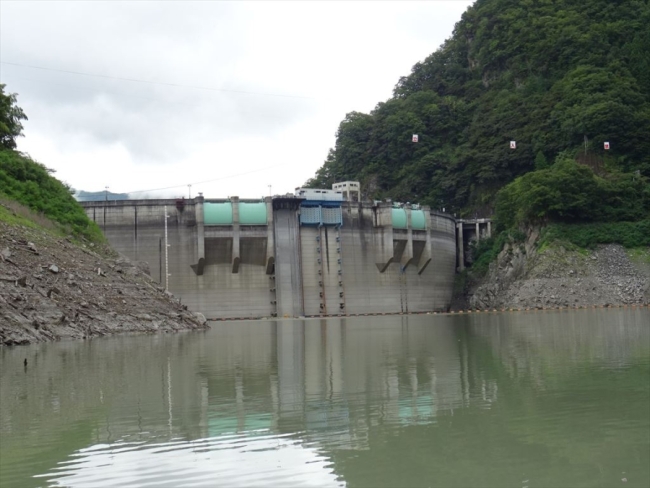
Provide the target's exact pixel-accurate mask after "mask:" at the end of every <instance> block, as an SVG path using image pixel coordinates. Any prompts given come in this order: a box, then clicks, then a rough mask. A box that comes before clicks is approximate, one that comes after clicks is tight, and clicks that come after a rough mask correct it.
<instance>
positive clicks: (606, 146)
mask: <svg viewBox="0 0 650 488" xmlns="http://www.w3.org/2000/svg"><path fill="white" fill-rule="evenodd" d="M605 151H609V142H606V143H605Z"/></svg>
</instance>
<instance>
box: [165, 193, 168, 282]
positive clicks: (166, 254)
mask: <svg viewBox="0 0 650 488" xmlns="http://www.w3.org/2000/svg"><path fill="white" fill-rule="evenodd" d="M167 217H169V215H167V205H165V291H169V244H168V242H169V241H168V238H167Z"/></svg>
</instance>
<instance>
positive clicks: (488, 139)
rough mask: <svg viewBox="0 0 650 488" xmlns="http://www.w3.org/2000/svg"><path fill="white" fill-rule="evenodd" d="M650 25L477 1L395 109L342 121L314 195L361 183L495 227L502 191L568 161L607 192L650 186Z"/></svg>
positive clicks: (400, 94) (542, 0)
mask: <svg viewBox="0 0 650 488" xmlns="http://www.w3.org/2000/svg"><path fill="white" fill-rule="evenodd" d="M648 25H650V3H649V2H648V1H647V0H622V1H619V2H610V1H608V0H592V1H590V2H578V1H576V0H478V1H477V2H476V3H475V4H474V5H473V6H472V7H470V8H469V9H468V10H467V11H466V12H465V13H464V14H463V16H462V19H461V20H460V22H458V24H457V25H456V28H455V30H454V34H453V36H452V37H451V38H450V39H448V40H447V41H446V42H445V43H444V44H443V45H442V46H441V47H440V49H439V50H438V51H436V52H434V53H433V54H431V55H430V56H429V57H428V58H427V59H425V60H424V61H422V62H420V63H417V64H416V65H415V66H414V67H413V70H412V72H411V74H410V75H409V76H406V77H403V78H401V79H400V80H399V82H398V83H397V86H396V87H395V90H394V94H393V97H392V98H390V99H389V100H387V101H386V102H382V103H379V104H378V105H377V106H376V108H375V109H374V110H373V111H372V112H371V113H370V114H361V113H356V112H354V113H350V114H348V115H347V116H346V118H345V120H344V121H343V122H341V124H340V126H339V129H338V132H337V140H336V146H335V148H333V149H332V150H331V151H330V153H329V154H328V157H327V159H326V161H325V163H324V164H323V166H322V167H321V169H320V170H319V171H318V172H317V174H316V176H315V177H314V178H313V179H312V180H310V181H309V182H308V184H309V185H311V186H327V185H329V184H331V183H332V182H333V181H334V180H344V179H359V180H361V181H362V183H363V187H364V188H365V191H366V193H367V196H371V197H376V198H381V197H392V198H393V199H397V200H403V201H407V200H408V201H419V202H420V203H425V204H429V205H431V206H433V207H436V208H439V207H446V209H447V210H448V211H449V210H451V211H454V212H458V213H460V214H474V213H483V214H489V213H491V212H492V210H493V206H494V203H495V195H496V193H497V191H498V190H499V189H500V188H502V187H503V186H504V185H506V184H508V183H509V182H511V181H513V180H514V179H515V178H517V177H519V176H522V175H525V174H526V173H529V172H531V171H534V170H536V169H537V170H546V169H550V168H549V162H552V161H554V160H555V159H556V157H557V156H558V155H559V154H560V153H563V154H564V155H565V156H563V158H565V159H566V155H567V154H568V155H569V156H574V155H577V154H578V153H579V152H580V154H582V155H583V156H582V157H583V158H584V160H582V161H581V162H583V163H589V164H591V165H592V166H593V167H598V171H597V172H598V173H599V174H600V176H598V178H600V179H601V180H602V181H603V182H605V181H610V182H612V181H619V180H624V179H626V178H628V179H629V178H631V177H632V176H629V175H628V176H624V175H623V173H634V172H636V171H639V172H640V174H641V175H645V176H646V177H650V136H649V134H650V29H648ZM412 134H418V135H419V142H418V143H412V142H411V135H412ZM511 140H515V141H517V148H516V149H515V150H511V149H510V147H509V141H511ZM585 141H586V156H585V155H584V153H585ZM605 141H608V142H610V144H611V149H610V150H609V151H605V150H604V148H603V143H604V142H605ZM560 166H562V165H560ZM562 167H564V166H562ZM585 169H586V168H585ZM558 171H560V170H559V167H558V168H556V169H554V170H552V173H553V174H555V172H558ZM567 171H568V170H567ZM570 171H573V172H577V173H576V174H579V175H582V173H580V168H576V169H571V170H570ZM607 172H610V173H611V176H610V177H607V176H606V175H605V173H607ZM547 176H548V174H547V173H542V174H540V175H538V176H536V177H535V178H544V177H547ZM526 181H527V180H526ZM581 181H582V180H581ZM637 181H641V180H637ZM643 181H645V182H646V183H645V184H647V180H643ZM602 184H603V185H604V184H605V183H602ZM611 184H614V183H611ZM541 203H542V202H541V201H540V202H538V204H541ZM573 205H575V206H576V208H575V209H574V210H572V212H574V211H575V212H577V208H578V207H579V206H580V202H577V201H576V202H574V203H573ZM555 216H556V215H555V214H549V215H548V217H549V218H554V217H555ZM579 218H581V217H579Z"/></svg>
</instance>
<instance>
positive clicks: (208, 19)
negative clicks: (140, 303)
mask: <svg viewBox="0 0 650 488" xmlns="http://www.w3.org/2000/svg"><path fill="white" fill-rule="evenodd" d="M469 4H470V2H462V1H461V2H459V1H454V2H404V1H401V2H173V1H166V2H162V1H161V2H101V1H96V2H72V1H71V2H65V1H61V2H59V1H50V2H6V1H5V2H2V3H1V4H0V9H1V12H0V13H1V15H0V60H1V61H5V62H12V63H19V64H22V65H32V66H41V67H46V68H52V69H55V70H57V69H58V70H68V71H77V72H83V73H90V74H93V73H94V74H100V75H107V76H109V77H117V78H131V79H135V80H143V81H152V82H160V83H168V84H176V85H181V86H167V85H161V84H150V83H138V82H133V81H124V80H117V79H111V78H100V77H93V76H83V75H79V74H72V73H63V72H59V71H47V70H38V69H32V68H26V67H19V66H12V65H9V64H1V65H0V79H1V80H2V82H3V83H6V84H7V85H8V89H9V91H12V92H18V93H19V104H20V105H21V106H22V107H23V108H24V109H25V111H26V113H27V115H28V116H29V117H30V120H29V122H28V123H27V124H26V125H25V128H26V131H25V132H26V135H27V137H26V138H25V139H23V140H22V141H21V142H20V145H21V147H22V148H24V149H26V150H28V151H29V152H30V153H32V155H34V156H36V157H38V158H39V159H40V160H42V161H43V162H45V163H46V164H48V165H51V166H56V169H58V170H60V171H59V173H58V174H59V175H60V176H61V177H62V178H64V179H67V180H68V181H70V183H71V184H73V185H74V186H75V187H77V188H84V189H88V190H92V189H96V188H103V186H104V185H106V184H110V185H111V188H112V190H114V191H127V190H129V189H132V188H151V187H159V186H160V187H162V186H168V185H169V184H174V183H175V182H176V181H177V180H178V179H179V178H182V179H183V180H186V181H187V182H191V181H200V180H203V179H207V178H206V177H212V175H213V174H217V175H220V174H226V173H228V174H236V173H239V172H245V171H247V170H250V169H254V170H257V169H260V168H264V167H265V166H266V167H269V166H273V165H277V164H279V163H282V164H283V165H285V166H283V168H282V170H277V171H275V170H274V171H273V172H263V171H260V172H259V173H255V174H253V175H251V176H247V177H246V178H241V179H237V178H233V179H231V180H228V181H227V182H226V183H221V184H219V185H215V186H213V187H207V186H206V187H205V188H204V190H205V191H219V192H223V191H227V192H231V191H232V192H236V193H238V194H240V195H245V194H247V192H248V191H249V190H248V188H250V187H254V188H255V189H254V190H250V191H251V194H258V193H266V192H267V185H268V184H272V185H273V187H274V191H276V190H277V191H280V192H285V191H290V190H291V189H292V188H293V187H294V186H296V185H298V184H300V183H302V182H303V181H304V180H306V179H307V178H308V177H309V176H311V175H312V174H313V172H314V171H315V170H316V168H317V167H318V166H319V165H320V164H321V163H322V161H323V159H324V158H325V156H326V154H327V150H328V148H329V147H330V146H331V145H332V144H333V143H334V137H333V135H334V133H335V131H336V128H337V126H338V123H339V122H340V120H341V119H342V118H343V117H344V115H345V113H346V112H349V111H352V110H362V111H368V110H370V109H372V108H373V106H374V104H376V103H377V102H379V101H381V100H384V99H386V98H387V97H388V96H390V93H391V91H392V88H393V86H394V84H395V83H396V82H397V80H398V79H399V77H400V76H402V75H405V74H408V72H409V71H410V68H411V66H412V65H413V64H414V63H415V62H416V61H418V60H420V59H423V58H424V57H426V56H427V55H428V54H430V53H431V52H432V51H433V50H434V49H435V48H436V47H437V46H439V45H440V44H441V43H442V41H443V40H444V39H445V38H446V37H448V36H449V35H450V34H451V30H452V29H453V25H454V23H455V22H456V21H457V20H459V18H460V14H461V13H462V11H463V10H464V9H465V8H466V7H467V6H468V5H469ZM191 86H195V87H196V86H201V87H211V88H214V90H203V89H199V88H192V87H191ZM219 89H221V90H223V91H219ZM241 92H249V93H241ZM255 93H257V94H255ZM264 94H277V95H289V96H291V95H296V96H299V97H308V98H291V97H282V96H266V95H264ZM309 97H311V98H309ZM215 162H217V163H215ZM159 167H163V168H165V171H158V170H157V168H159ZM118 171H119V172H122V173H128V174H129V179H128V180H125V181H124V183H122V182H121V181H119V179H118V178H116V176H115V173H117V172H118ZM179 175H181V176H179ZM151 180H156V181H151ZM122 184H123V185H124V187H123V188H118V186H119V185H122ZM238 185H239V187H238Z"/></svg>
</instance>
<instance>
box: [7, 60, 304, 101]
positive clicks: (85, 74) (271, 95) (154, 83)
mask: <svg viewBox="0 0 650 488" xmlns="http://www.w3.org/2000/svg"><path fill="white" fill-rule="evenodd" d="M0 63H1V64H6V65H8V66H18V67H21V68H31V69H38V70H42V71H54V72H57V73H67V74H72V75H80V76H90V77H94V78H105V79H109V80H119V81H129V82H131V83H146V84H149V85H161V86H173V87H177V88H192V89H195V90H207V91H217V92H225V93H241V94H245V95H260V96H265V97H282V98H300V99H304V100H313V99H314V97H307V96H303V95H283V94H279V93H262V92H250V91H244V90H229V89H226V88H213V87H208V86H197V85H183V84H180V83H168V82H165V81H149V80H139V79H136V78H123V77H120V76H109V75H103V74H96V73H84V72H82V71H71V70H65V69H57V68H46V67H44V66H34V65H30V64H21V63H11V62H9V61H0Z"/></svg>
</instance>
